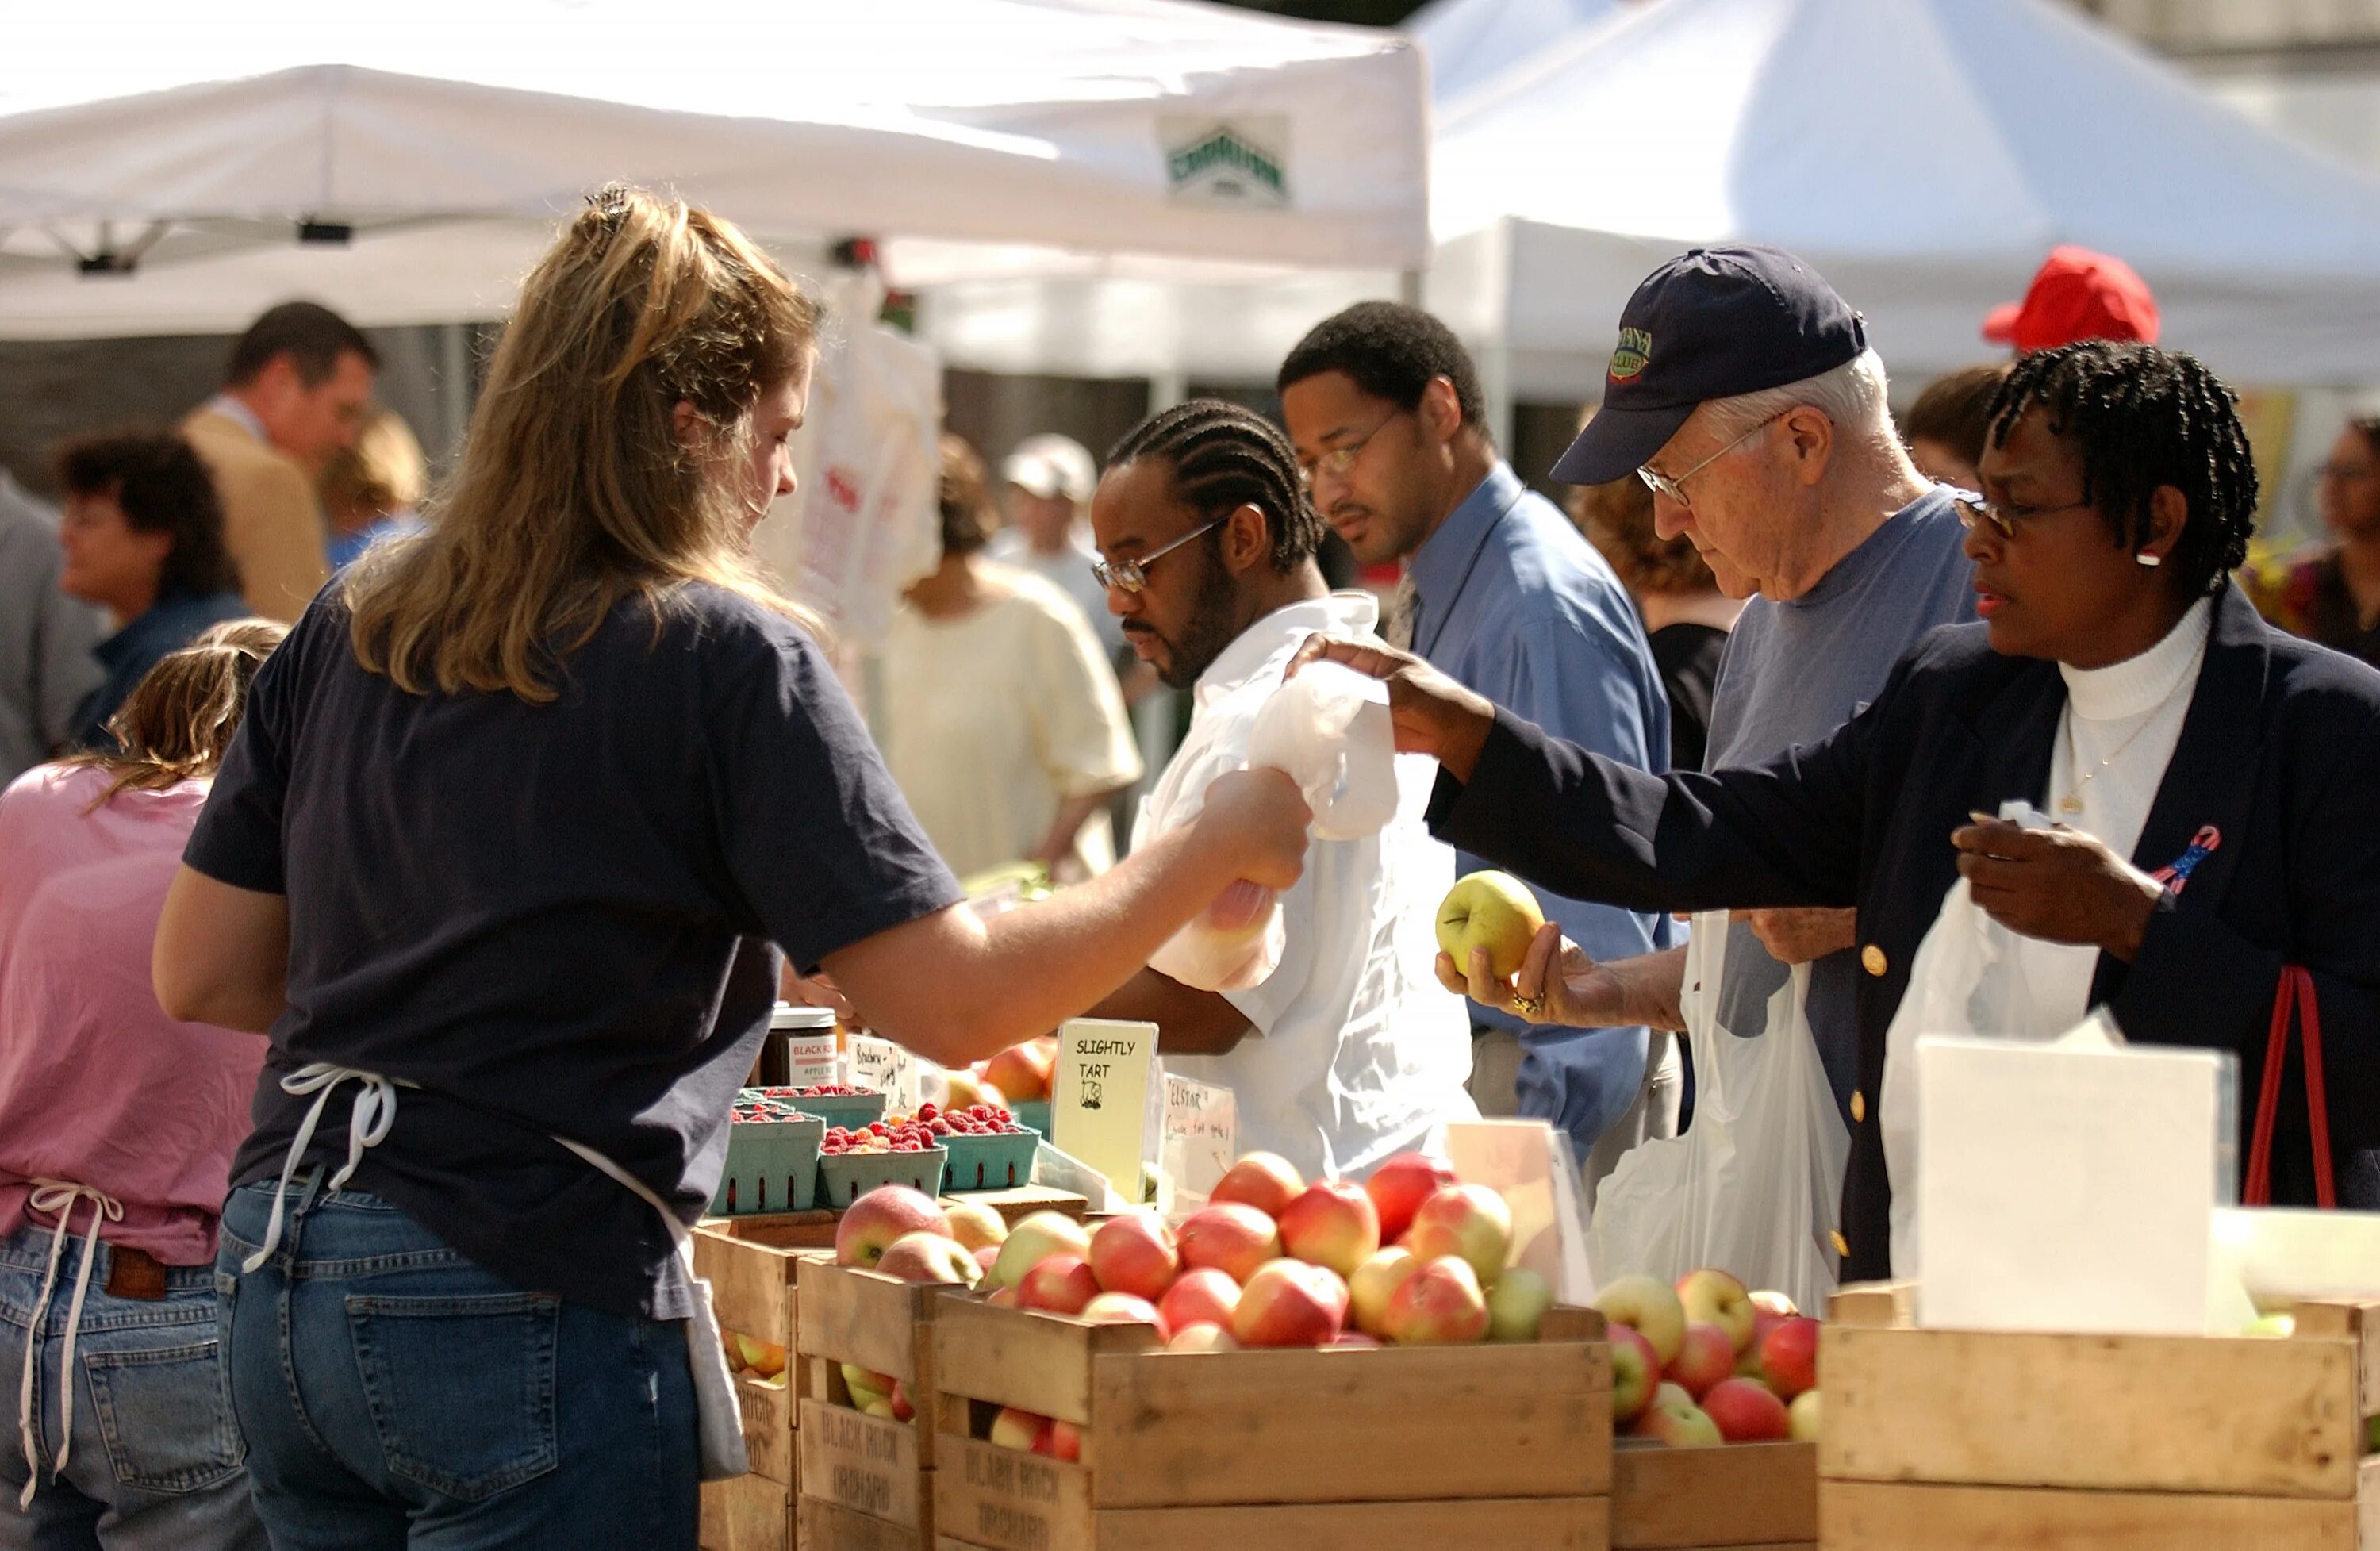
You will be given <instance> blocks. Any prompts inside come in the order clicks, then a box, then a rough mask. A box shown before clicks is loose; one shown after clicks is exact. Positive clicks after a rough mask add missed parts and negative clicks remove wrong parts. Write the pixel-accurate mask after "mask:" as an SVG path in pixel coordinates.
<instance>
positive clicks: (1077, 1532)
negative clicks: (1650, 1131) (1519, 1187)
mask: <svg viewBox="0 0 2380 1551" xmlns="http://www.w3.org/2000/svg"><path fill="white" fill-rule="evenodd" d="M934 1364H935V1368H934V1372H935V1383H936V1384H937V1386H938V1387H940V1389H941V1411H940V1415H939V1420H938V1424H939V1426H940V1429H941V1436H940V1437H939V1438H938V1440H937V1443H936V1454H935V1469H934V1471H933V1485H934V1505H935V1522H936V1524H937V1526H938V1527H939V1528H940V1529H941V1531H942V1532H943V1533H945V1534H946V1535H950V1536H952V1537H954V1538H957V1539H958V1540H960V1541H961V1542H962V1543H963V1544H970V1545H985V1546H994V1547H1003V1548H1013V1551H1048V1548H1057V1547H1063V1548H1066V1551H1119V1548H1125V1547H1129V1548H1131V1551H1210V1548H1217V1547H1220V1548H1226V1551H1317V1548H1320V1551H1336V1548H1339V1547H1346V1548H1348V1551H1354V1548H1357V1547H1364V1548H1370V1547H1377V1546H1391V1545H1427V1546H1431V1547H1433V1548H1437V1547H1445V1546H1481V1547H1488V1546H1493V1547H1495V1548H1497V1551H1514V1548H1517V1547H1531V1548H1544V1551H1605V1548H1606V1547H1607V1545H1608V1544H1609V1508H1610V1504H1609V1496H1608V1495H1607V1494H1608V1493H1609V1488H1610V1483H1611V1395H1610V1390H1611V1354H1610V1350H1609V1348H1608V1347H1607V1346H1605V1345H1604V1343H1603V1340H1602V1327H1601V1324H1600V1322H1599V1320H1597V1316H1596V1315H1593V1314H1591V1313H1589V1312H1587V1311H1585V1310H1574V1309H1560V1310H1556V1311H1553V1312H1552V1313H1549V1314H1548V1315H1547V1320H1546V1327H1545V1339H1543V1340H1541V1341H1539V1342H1538V1343H1536V1344H1535V1345H1530V1346H1470V1347H1414V1348H1389V1349H1385V1350H1380V1351H1238V1352H1224V1353H1182V1352H1167V1351H1162V1350H1160V1343H1159V1342H1158V1340H1157V1335H1156V1331H1155V1330H1154V1329H1153V1328H1152V1327H1147V1326H1140V1325H1094V1324H1088V1323H1086V1322H1084V1321H1081V1320H1075V1319H1067V1318H1062V1317H1060V1316H1057V1315H1046V1314H1035V1313H1023V1312H1019V1311H1016V1310H1013V1309H995V1308H991V1307H989V1306H987V1305H985V1304H982V1303H975V1302H972V1301H967V1300H959V1299H953V1300H951V1301H949V1302H948V1303H945V1304H944V1306H943V1307H942V1309H941V1312H940V1314H939V1315H938V1316H937V1318H936V1321H935V1325H934ZM1001 1406H1014V1407H1018V1408H1020V1409H1022V1410H1025V1411H1029V1412H1036V1413H1038V1414H1039V1415H1043V1416H1050V1417H1056V1418H1059V1419H1061V1420H1063V1421H1066V1422H1071V1423H1073V1424H1075V1425H1077V1426H1078V1427H1080V1428H1081V1430H1082V1458H1081V1460H1079V1462H1068V1461H1063V1460H1054V1459H1050V1458H1047V1457H1044V1456H1040V1455H1032V1454H1025V1453H1020V1452H1018V1451H1016V1450H1013V1449H1006V1448H998V1447H995V1446H994V1445H992V1444H990V1443H988V1442H985V1441H983V1440H982V1439H981V1438H980V1437H978V1436H977V1434H978V1433H980V1432H982V1431H983V1430H984V1428H985V1427H986V1426H987V1425H988V1424H989V1421H990V1415H991V1413H992V1412H994V1411H995V1410H996V1409H997V1408H999V1407H1001Z"/></svg>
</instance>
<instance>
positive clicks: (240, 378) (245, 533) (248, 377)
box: [182, 301, 380, 622]
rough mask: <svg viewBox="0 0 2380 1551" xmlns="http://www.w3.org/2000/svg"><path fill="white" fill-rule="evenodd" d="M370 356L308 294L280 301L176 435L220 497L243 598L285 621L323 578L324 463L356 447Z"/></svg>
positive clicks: (363, 342) (357, 337)
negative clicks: (319, 485)
mask: <svg viewBox="0 0 2380 1551" xmlns="http://www.w3.org/2000/svg"><path fill="white" fill-rule="evenodd" d="M379 369H380V355H379V353H378V352H377V351H375V350H374V349H373V348H372V346H371V342H370V340H368V339H366V338H365V337H364V336H363V334H362V333H361V332H360V331H358V329H357V328H356V327H355V325H354V324H352V323H350V322H348V321H346V319H344V318H342V317H340V316H339V315H338V314H337V313H335V312H333V311H332V310H331V309H328V308H326V307H317V306H316V305H314V304H313V303H312V302H303V301H293V302H284V303H283V304H282V305H280V306H279V307H276V308H274V309H272V310H271V311H269V312H267V313H265V314H264V315H263V316H262V317H261V318H259V319H258V320H257V321H255V322H253V323H251V324H249V330H248V332H247V333H244V334H242V335H240V337H239V343H238V344H237V345H233V346H232V352H231V366H230V370H228V371H227V372H226V373H225V382H224V390H223V392H222V393H220V394H216V395H215V396H214V397H213V398H212V399H211V400H209V401H208V402H207V403H205V404H203V405H201V406H199V407H198V408H197V409H196V410H194V411H192V412H191V414H190V417H189V418H188V419H186V420H184V421H183V422H182V434H183V435H184V436H187V437H188V438H189V441H190V445H191V446H193V447H195V448H197V449H198V453H199V456H200V457H201V458H203V459H205V460H206V465H207V467H208V470H209V471H210V472H211V473H212V474H213V476H214V480H215V490H216V491H217V493H219V494H220V495H221V496H222V498H223V508H224V541H225V547H227V548H228V549H229V550H230V551H231V556H232V559H233V560H234V561H235V562H236V563H237V564H238V566H239V577H240V591H241V592H242V594H244V595H245V596H246V598H247V600H248V606H249V608H250V609H253V610H254V611H255V612H258V613H260V614H262V615H263V616H264V617H266V618H267V619H277V620H281V621H284V622H294V621H295V620H296V619H297V615H298V614H299V613H300V612H302V611H303V610H304V609H305V607H306V605H307V603H308V601H309V600H311V599H312V598H313V596H314V594H315V593H316V592H317V591H319V590H321V588H322V583H323V582H324V581H326V580H328V579H329V576H330V564H329V562H328V561H327V560H326V559H325V558H324V551H323V544H324V530H323V526H322V503H321V501H320V500H319V498H318V497H317V496H316V493H315V483H314V482H315V479H316V478H317V477H318V476H319V475H320V474H321V473H322V465H323V463H324V462H325V461H326V460H328V459H329V457H330V456H331V454H333V453H334V452H336V451H338V450H339V449H340V448H342V447H349V446H353V445H354V444H355V440H356V432H357V430H358V428H359V427H360V426H361V425H362V424H363V418H364V411H365V409H366V408H367V407H368V406H369V405H370V402H371V393H372V379H373V375H374V373H375V372H377V371H378V370H379Z"/></svg>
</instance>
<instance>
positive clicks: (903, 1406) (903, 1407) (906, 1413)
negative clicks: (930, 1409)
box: [892, 1378, 917, 1422]
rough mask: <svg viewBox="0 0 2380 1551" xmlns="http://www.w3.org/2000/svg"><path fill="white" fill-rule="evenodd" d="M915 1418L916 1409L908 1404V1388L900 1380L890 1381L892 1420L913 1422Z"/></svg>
mask: <svg viewBox="0 0 2380 1551" xmlns="http://www.w3.org/2000/svg"><path fill="white" fill-rule="evenodd" d="M892 1420H893V1421H895V1422H914V1421H916V1420H917V1407H916V1406H913V1405H911V1404H910V1403H909V1387H908V1386H907V1385H906V1384H905V1383H903V1382H902V1381H901V1380H899V1379H897V1378H896V1379H894V1380H893V1381H892Z"/></svg>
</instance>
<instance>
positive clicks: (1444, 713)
mask: <svg viewBox="0 0 2380 1551" xmlns="http://www.w3.org/2000/svg"><path fill="white" fill-rule="evenodd" d="M1309 662H1336V663H1339V664H1341V665H1342V666H1343V667H1347V668H1352V669H1354V671H1355V672H1356V673H1362V674H1364V675H1365V676H1366V677H1367V678H1375V679H1378V680H1379V681H1380V682H1381V683H1383V684H1385V685H1388V686H1389V721H1390V724H1391V725H1392V726H1393V727H1394V728H1395V729H1396V741H1397V752H1398V753H1399V754H1427V755H1428V756H1429V757H1431V758H1433V759H1435V760H1437V761H1438V762H1439V765H1440V766H1442V767H1444V769H1445V770H1446V773H1447V774H1449V775H1451V776H1452V777H1453V778H1454V779H1455V780H1457V781H1469V780H1470V779H1471V771H1472V769H1473V767H1474V766H1475V765H1477V764H1478V762H1479V749H1480V745H1483V744H1485V743H1486V742H1487V741H1488V730H1489V729H1491V728H1493V727H1494V726H1495V725H1496V708H1495V706H1494V704H1493V703H1491V702H1490V701H1489V700H1488V698H1487V697H1485V696H1483V695H1477V694H1475V693H1473V692H1472V691H1470V690H1468V689H1465V688H1463V685H1459V684H1457V683H1455V682H1454V680H1453V679H1451V678H1450V677H1448V676H1447V675H1446V674H1444V673H1440V672H1439V671H1438V670H1437V669H1436V668H1433V667H1431V666H1430V665H1429V664H1428V663H1427V662H1426V661H1424V660H1422V659H1420V658H1418V657H1415V655H1414V654H1413V653H1411V652H1409V651H1399V650H1397V649H1396V648H1394V647H1388V646H1383V645H1381V644H1380V643H1379V642H1378V641H1375V640H1370V639H1364V640H1357V639H1354V638H1352V637H1347V636H1307V637H1306V638H1305V645H1303V646H1301V647H1299V648H1297V655H1296V656H1295V657H1293V658H1291V659H1290V661H1289V670H1288V672H1287V673H1286V674H1284V675H1283V676H1284V677H1289V678H1294V677H1296V676H1297V671H1298V670H1299V669H1300V668H1303V667H1305V665H1306V664H1307V663H1309Z"/></svg>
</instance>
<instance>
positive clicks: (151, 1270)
mask: <svg viewBox="0 0 2380 1551" xmlns="http://www.w3.org/2000/svg"><path fill="white" fill-rule="evenodd" d="M107 1295H108V1296H109V1297H110V1298H137V1299H140V1300H143V1301H145V1302H154V1301H156V1300H158V1299H160V1298H163V1297H164V1296H165V1263H164V1261H162V1260H160V1259H158V1258H157V1257H156V1256H155V1255H153V1254H150V1253H149V1252H148V1251H147V1250H137V1249H134V1248H132V1247H131V1246H130V1245H128V1244H110V1245H108V1246H107Z"/></svg>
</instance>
